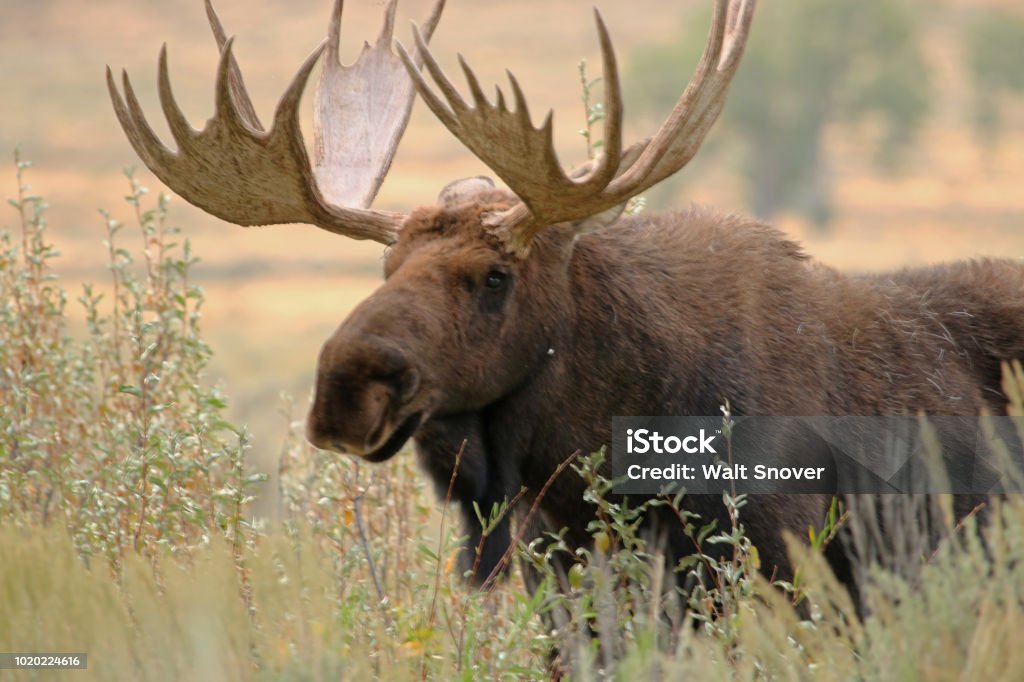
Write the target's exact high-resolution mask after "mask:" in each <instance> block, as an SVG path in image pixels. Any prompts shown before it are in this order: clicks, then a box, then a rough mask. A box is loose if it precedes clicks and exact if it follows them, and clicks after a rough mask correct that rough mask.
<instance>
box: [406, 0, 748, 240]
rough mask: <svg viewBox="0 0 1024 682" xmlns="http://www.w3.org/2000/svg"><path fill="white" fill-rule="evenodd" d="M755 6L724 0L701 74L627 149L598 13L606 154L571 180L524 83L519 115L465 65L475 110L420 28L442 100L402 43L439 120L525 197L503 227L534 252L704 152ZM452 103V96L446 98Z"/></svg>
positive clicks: (420, 44)
mask: <svg viewBox="0 0 1024 682" xmlns="http://www.w3.org/2000/svg"><path fill="white" fill-rule="evenodd" d="M754 4H755V0H716V2H715V8H714V15H713V19H712V25H711V32H710V35H709V37H708V41H707V44H706V46H705V48H704V54H703V55H702V57H701V60H700V62H699V64H698V65H697V70H696V72H695V74H694V76H693V78H692V80H691V81H690V84H689V85H688V86H687V88H686V90H685V91H684V92H683V94H682V96H681V97H680V98H679V101H678V102H677V103H676V105H675V107H674V108H673V110H672V112H671V113H670V114H669V116H668V118H667V119H666V121H665V123H664V124H663V125H662V126H661V128H660V129H659V130H658V132H657V133H655V135H654V136H653V137H651V138H648V139H647V140H645V141H644V142H641V143H639V144H637V145H633V146H631V147H630V148H628V149H626V150H625V151H623V147H622V91H621V87H620V83H619V76H618V70H617V67H616V61H615V52H614V49H613V48H612V44H611V39H610V38H609V36H608V31H607V29H606V28H605V25H604V21H603V20H602V19H601V15H600V13H599V12H598V11H597V10H596V9H595V10H594V16H595V19H596V22H597V33H598V37H599V39H600V43H601V54H602V58H603V63H604V88H605V119H604V147H603V150H602V154H601V156H599V157H598V159H597V160H596V162H594V163H593V164H592V165H591V166H590V167H589V169H588V170H587V172H586V173H584V174H583V175H582V176H580V177H575V176H576V175H577V174H573V175H572V176H570V175H567V174H566V172H565V171H564V170H563V169H562V166H561V164H560V163H559V162H558V157H557V155H556V153H555V149H554V140H553V138H552V126H551V119H552V113H551V112H548V115H547V117H546V118H545V120H544V123H543V124H541V126H540V127H539V128H535V127H534V126H533V123H532V122H531V120H530V114H529V111H528V109H527V105H526V97H525V96H524V95H523V91H522V89H521V88H520V87H519V83H518V81H517V80H516V78H515V76H513V75H512V74H511V72H510V73H509V74H508V77H509V82H510V83H511V86H512V93H513V96H514V98H515V110H514V111H510V110H509V109H508V107H507V105H506V103H505V99H504V95H503V94H502V92H501V90H500V89H499V90H498V95H497V101H496V103H494V104H491V103H490V102H489V101H488V100H487V98H486V96H485V95H484V93H483V90H482V89H481V87H480V83H479V80H478V79H477V77H476V75H475V74H474V73H473V71H472V69H470V68H469V66H468V65H467V64H466V62H465V60H464V59H463V58H462V57H461V55H460V56H459V64H460V66H461V67H462V70H463V72H464V73H465V76H466V81H467V83H468V85H469V90H470V93H471V95H472V98H473V104H472V105H470V104H468V103H467V102H466V101H465V100H464V99H463V98H462V96H461V95H460V94H459V92H458V90H457V89H456V88H455V86H454V85H452V83H451V81H450V80H449V79H448V77H447V76H445V74H444V71H443V70H442V69H441V67H440V66H439V65H438V63H437V60H435V59H434V57H433V55H431V54H430V52H429V50H428V48H427V42H426V39H425V38H424V36H423V35H422V34H421V32H420V31H419V30H418V29H415V27H414V36H415V39H416V47H417V54H418V55H423V58H424V62H425V65H426V68H427V71H428V73H429V74H430V76H431V78H432V79H433V80H434V82H435V83H436V85H437V89H438V90H439V91H440V95H438V94H437V93H435V91H434V90H433V89H432V88H431V86H430V85H428V83H427V81H426V79H425V78H424V77H423V75H422V74H420V72H419V66H418V64H417V62H416V61H415V60H413V59H412V58H411V57H410V56H409V54H408V52H406V50H405V49H404V48H403V47H402V46H401V45H399V55H400V56H401V57H402V60H403V62H404V63H405V66H406V70H407V71H408V72H409V76H410V77H411V78H412V81H413V83H414V84H415V86H416V89H417V91H418V92H419V93H420V96H421V97H422V98H423V100H424V101H425V102H426V103H427V106H429V107H430V109H431V111H433V112H434V115H435V116H437V117H438V119H440V120H441V122H442V123H443V124H444V125H445V126H446V127H447V128H448V130H450V131H451V132H452V134H454V135H455V137H457V138H458V139H459V140H460V141H461V142H462V143H463V144H464V145H466V147H468V148H469V149H470V150H471V151H472V152H473V153H474V154H476V155H477V156H478V157H479V158H480V159H481V160H482V161H483V162H484V163H486V164H487V165H488V167H490V168H491V169H492V170H493V171H494V172H495V173H497V175H498V176H499V177H501V179H502V180H504V181H505V183H506V184H508V186H509V188H510V189H512V191H513V192H515V193H516V195H517V196H519V198H520V199H521V203H520V204H517V205H515V206H513V207H512V208H510V209H508V210H507V211H505V212H503V213H500V214H498V215H497V216H495V217H494V219H493V222H494V227H496V228H497V229H499V230H500V231H503V232H505V233H506V235H507V238H508V239H509V241H510V245H511V246H512V248H513V249H515V250H517V251H525V249H527V248H528V247H529V244H530V241H531V240H532V239H533V236H534V235H535V234H536V233H537V232H538V231H540V230H541V229H542V228H543V227H544V226H546V225H551V224H553V223H559V222H565V221H571V220H579V219H582V218H587V217H589V216H593V215H596V214H598V213H601V212H603V211H606V210H609V209H611V208H613V207H615V206H618V205H620V204H622V203H624V202H625V201H627V200H628V199H629V198H630V197H633V196H635V195H637V194H639V193H640V192H643V191H644V190H645V189H647V188H649V187H651V186H653V185H655V184H657V183H658V182H660V181H661V180H664V179H665V178H667V177H668V176H670V175H672V174H673V173H675V172H676V171H678V170H679V169H681V168H682V167H683V166H685V165H686V164H687V163H688V162H689V161H690V159H692V158H693V156H694V154H695V153H696V152H697V149H698V148H699V147H700V144H701V142H702V141H703V139H704V136H705V135H706V134H707V132H708V130H709V129H710V128H711V125H712V124H713V123H714V121H715V119H716V118H717V117H718V114H719V112H720V111H721V109H722V106H723V104H724V102H725V95H726V91H727V90H728V88H729V83H730V81H731V80H732V77H733V75H734V74H735V72H736V67H737V66H738V64H739V60H740V56H741V55H742V53H743V48H744V46H745V44H746V40H747V35H748V34H749V31H750V23H751V19H752V17H753V11H754ZM442 97H443V98H442Z"/></svg>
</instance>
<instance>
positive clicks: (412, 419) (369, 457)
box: [362, 412, 423, 463]
mask: <svg viewBox="0 0 1024 682" xmlns="http://www.w3.org/2000/svg"><path fill="white" fill-rule="evenodd" d="M422 423H423V413H422V412H416V413H414V414H412V415H410V416H409V417H408V418H406V420H405V421H404V422H402V424H401V425H400V426H399V427H398V428H397V429H395V431H394V433H392V434H391V437H390V438H388V439H387V441H385V443H384V445H382V446H380V447H379V448H377V449H376V450H374V451H372V452H368V453H367V454H365V455H363V456H362V459H364V460H366V461H367V462H374V463H377V462H386V461H388V460H389V459H391V458H392V457H394V456H395V455H396V454H397V453H398V451H399V450H401V449H402V446H403V445H405V444H406V442H407V441H408V440H409V439H410V438H412V436H413V434H414V433H416V430H417V429H419V428H420V424H422Z"/></svg>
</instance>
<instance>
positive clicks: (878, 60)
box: [0, 0, 1024, 470]
mask: <svg viewBox="0 0 1024 682" xmlns="http://www.w3.org/2000/svg"><path fill="white" fill-rule="evenodd" d="M592 4H597V6H598V7H599V9H600V10H601V12H602V13H603V16H604V18H605V20H606V22H607V23H608V25H609V27H610V28H611V33H612V37H613V39H614V41H615V45H616V48H617V53H618V57H619V63H620V70H621V72H622V74H623V79H624V81H625V83H626V85H625V90H626V113H627V124H628V127H627V131H628V134H627V142H628V141H632V140H635V139H638V138H639V137H641V136H645V135H648V134H650V133H651V132H653V130H654V129H655V128H656V126H657V125H658V124H659V123H660V120H661V119H662V118H663V117H664V116H665V114H667V113H668V111H669V109H670V108H671V106H672V104H673V103H674V101H675V99H676V98H677V97H678V96H679V94H680V93H681V92H682V90H683V88H684V87H685V84H686V82H687V81H688V79H689V77H690V74H691V72H692V68H693V66H694V64H695V62H696V59H697V56H698V55H699V52H700V49H701V48H702V46H703V43H704V38H705V35H706V31H707V24H708V19H709V14H710V13H709V11H708V9H707V5H708V3H707V2H701V1H697V0H680V1H678V2H671V3H667V2H664V1H663V0H633V1H632V2H629V3H623V2H612V1H610V0H604V1H601V0H589V1H588V2H573V1H570V0H543V1H542V0H518V1H517V2H515V3H512V2H498V1H496V0H474V1H473V2H470V1H469V0H449V2H448V7H447V9H446V13H445V16H444V18H443V19H442V21H441V24H440V27H439V29H438V31H437V33H436V34H435V37H434V40H433V45H434V50H435V53H436V54H437V55H438V56H439V58H440V60H441V62H442V64H444V65H445V66H446V67H447V69H448V71H449V72H450V73H452V75H453V76H454V75H455V73H456V72H457V68H456V62H455V54H456V52H462V53H463V54H464V55H465V56H466V57H467V59H468V60H469V62H470V63H471V64H472V65H473V66H474V68H475V69H476V71H477V73H478V75H479V76H480V77H481V81H482V82H484V83H487V82H492V83H498V82H500V83H502V84H504V83H505V82H506V81H505V79H504V69H505V68H506V67H508V68H510V69H512V70H513V71H514V72H515V73H516V75H517V77H518V78H519V80H520V82H521V83H522V84H523V87H524V89H525V90H526V93H527V96H528V98H529V100H530V102H531V110H532V111H533V113H534V120H535V121H539V120H540V119H541V116H542V114H543V113H544V112H545V111H546V109H547V108H548V107H553V108H554V109H555V111H556V112H557V113H556V116H555V128H556V141H557V143H558V149H559V152H560V155H561V158H562V159H563V162H564V163H565V164H566V165H571V164H573V163H579V162H581V161H583V160H585V158H586V153H587V152H586V142H585V140H584V139H583V137H582V136H581V135H580V130H581V129H582V128H583V127H584V126H585V122H586V120H587V115H588V112H587V109H586V107H585V105H584V103H583V101H582V99H581V91H582V86H581V74H580V70H579V63H580V61H581V60H586V62H587V64H589V65H590V67H589V68H588V69H587V72H586V79H587V80H588V81H589V80H592V79H594V78H599V77H600V73H599V64H600V59H599V55H598V53H597V44H596V37H595V33H594V27H593V19H592V16H591V9H590V8H591V6H592ZM330 6H331V0H219V1H218V2H217V3H216V7H217V9H218V11H219V13H220V15H221V18H222V20H223V22H224V24H225V27H226V29H227V31H228V33H229V34H234V35H236V36H237V41H236V44H235V53H236V55H237V57H238V59H239V63H240V65H241V68H242V71H243V73H244V75H245V78H246V82H247V85H248V87H249V91H250V95H251V96H252V99H253V101H254V103H255V105H256V108H257V111H258V112H259V113H260V116H261V118H262V119H263V120H264V121H267V120H268V119H269V117H270V113H271V111H272V109H273V106H274V104H275V103H276V100H277V98H278V96H279V95H280V94H281V92H283V90H284V88H285V87H286V85H287V83H288V82H289V80H290V79H291V76H292V75H293V72H294V70H295V68H297V67H298V65H299V64H300V63H301V62H302V60H303V59H304V58H305V56H306V55H307V54H308V53H309V51H311V50H312V49H313V48H314V47H315V46H316V45H317V44H318V43H319V41H320V40H321V37H322V36H323V35H324V33H325V31H326V22H327V17H328V16H329V13H330ZM384 6H385V2H384V1H383V0H348V2H347V3H346V7H345V23H344V28H343V32H342V56H343V61H346V62H350V61H352V60H353V59H354V58H355V55H356V54H357V53H358V50H359V47H360V45H361V43H362V40H363V39H372V38H374V37H375V36H376V34H377V31H378V29H379V25H380V20H381V16H382V12H383V9H384ZM0 8H2V14H0V16H2V21H0V152H3V153H5V154H10V153H11V152H13V149H14V147H15V146H16V145H20V148H21V152H22V156H23V157H24V158H29V159H31V160H32V161H33V162H34V165H35V168H34V169H33V170H32V172H31V174H30V182H31V184H32V185H33V191H34V192H36V193H40V194H43V195H45V196H46V197H47V199H48V201H49V203H50V205H51V209H50V212H49V216H50V233H49V234H50V238H51V240H52V241H54V242H55V243H56V246H57V247H58V248H59V250H60V251H61V252H62V254H63V255H62V258H61V259H59V260H58V261H57V265H56V267H57V270H58V271H59V272H60V273H61V274H62V284H63V285H64V286H65V287H66V288H67V289H68V291H69V293H70V295H71V297H72V298H74V297H75V296H76V295H77V293H78V292H79V290H80V286H81V283H83V282H87V281H91V282H95V283H96V284H97V288H98V289H100V290H102V285H103V282H105V281H107V279H108V275H107V273H106V272H105V263H106V249H105V247H104V246H103V244H102V242H103V239H104V235H105V230H104V223H103V219H102V218H101V216H100V215H99V213H98V210H97V209H99V208H101V207H102V208H107V209H110V210H111V212H112V213H113V214H114V216H115V217H117V218H120V219H122V220H124V221H126V222H130V220H131V215H130V212H129V210H128V208H127V207H126V206H125V205H124V204H123V202H122V201H121V197H122V196H123V195H124V194H125V193H126V191H127V183H126V181H125V180H124V178H123V177H122V175H121V169H122V168H123V167H125V166H128V165H139V166H140V168H139V176H138V177H139V178H140V180H142V182H143V184H145V185H147V186H148V187H150V188H151V190H152V191H153V192H157V191H162V190H163V189H164V188H163V187H162V186H161V185H160V183H159V182H158V181H157V180H156V179H155V178H154V177H153V176H152V175H151V174H149V172H148V171H147V170H146V169H145V168H144V167H141V164H140V162H139V161H138V160H137V158H136V157H135V154H134V152H133V151H132V150H131V148H130V146H129V145H128V143H127V141H126V139H125V137H124V135H123V134H122V132H121V130H120V128H119V127H118V124H117V122H116V119H115V117H114V115H113V111H112V109H111V106H110V102H109V99H108V96H107V93H106V86H105V83H104V77H103V69H104V65H105V64H110V65H111V67H112V68H114V69H115V72H116V71H118V70H119V69H120V68H121V67H124V68H125V69H127V71H128V72H129V74H130V75H131V76H132V82H133V84H134V85H135V87H136V90H137V91H138V93H139V95H140V98H141V100H142V102H143V105H144V107H145V109H146V111H147V112H148V113H149V120H150V122H151V124H152V125H153V126H154V128H155V129H156V130H157V131H158V133H160V134H161V135H163V136H165V139H169V136H167V133H166V131H167V128H166V125H165V124H164V122H163V118H162V115H161V114H160V109H159V106H158V103H157V97H156V63H157V54H158V51H159V48H160V45H161V43H163V42H167V43H168V46H169V56H170V66H171V76H172V82H173V84H174V86H175V93H176V94H177V96H178V100H179V102H180V104H181V105H182V108H183V109H184V110H185V112H186V113H187V114H188V115H189V116H190V117H191V119H192V121H193V125H194V126H195V127H201V125H202V123H203V122H204V121H205V120H206V118H207V117H208V116H209V115H210V113H211V111H212V101H213V76H214V69H215V65H216V61H217V51H216V48H215V44H214V41H213V39H212V37H211V36H210V35H209V31H208V28H207V25H206V20H205V16H204V12H203V3H202V2H201V0H161V1H159V2H158V1H155V0H104V1H103V2H95V1H86V0H0ZM428 8H429V3H428V2H427V1H426V0H405V1H404V2H403V3H402V4H401V5H400V7H399V20H398V24H397V26H398V28H397V31H396V34H397V36H398V37H399V39H401V40H406V41H407V40H408V37H409V31H408V21H409V20H410V19H414V20H417V21H422V19H423V18H424V17H425V16H426V13H427V11H428ZM456 80H457V81H458V79H456ZM592 96H593V101H600V98H601V86H600V83H597V84H596V85H595V86H594V87H593V92H592ZM306 104H307V106H306V108H305V115H306V118H305V122H304V126H305V130H306V131H309V130H310V119H311V116H310V113H309V97H307V103H306ZM591 113H593V112H591ZM595 134H596V135H599V134H600V127H599V126H598V127H596V128H595ZM308 139H309V137H308V132H307V140H308ZM8 158H13V157H12V156H8ZM5 167H6V168H7V172H6V174H5V175H4V176H3V177H4V178H5V180H4V181H3V183H2V187H3V188H4V193H5V196H13V195H14V194H15V191H16V187H15V180H14V168H13V161H11V162H10V163H9V164H6V166H5ZM486 172H487V171H486V169H485V168H484V167H483V166H482V165H481V164H480V163H479V162H477V161H476V160H475V158H473V157H472V156H471V154H469V152H467V151H465V150H464V149H463V148H461V147H460V145H459V144H458V143H457V142H456V141H454V139H453V138H451V137H450V135H448V134H447V133H446V131H445V130H444V129H443V127H442V126H441V125H440V124H438V123H437V122H436V121H434V120H433V118H432V117H431V116H430V114H429V112H427V111H426V109H425V107H422V106H419V105H417V107H416V108H415V109H414V111H413V117H412V121H411V124H410V126H409V130H408V132H407V134H406V136H405V140H404V143H403V145H402V147H401V148H400V150H399V153H398V156H397V159H396V161H395V164H394V166H393V167H392V170H391V173H390V175H389V179H388V180H387V181H386V182H385V184H384V187H383V189H382V191H381V194H380V196H379V197H378V200H377V202H376V204H375V205H376V206H377V207H379V208H386V209H392V210H402V211H405V210H408V209H409V208H411V207H413V206H415V205H417V204H422V203H427V202H431V201H432V200H433V199H434V197H435V195H436V193H437V191H438V190H439V189H440V188H441V187H442V186H443V185H444V184H445V182H447V181H448V180H450V179H453V178H457V177H463V176H467V175H475V174H480V173H486ZM690 202H696V203H701V204H711V205H716V206H718V207H720V208H722V209H725V210H728V211H736V212H747V213H753V214H756V215H758V216H761V217H763V218H764V219H766V220H769V221H771V222H773V223H774V224H776V225H778V226H779V227H780V228H782V229H783V230H785V231H786V232H787V233H788V234H789V235H791V236H792V237H793V238H794V239H797V240H799V241H801V242H803V244H804V245H805V248H806V250H807V251H808V252H809V253H810V254H811V255H813V256H814V257H815V258H817V259H819V260H820V261H822V262H824V263H827V264H829V265H832V266H835V267H838V268H840V269H843V270H847V271H878V270H884V269H892V268H898V267H904V266H914V265H922V264H927V263H934V262H940V261H944V260H950V259H955V258H967V257H974V256H983V255H988V256H1003V257H1011V258H1021V257H1024V6H1022V4H1021V3H1020V0H987V1H986V0H936V1H925V0H915V1H910V0H873V1H872V2H870V3H854V2H849V1H848V0H763V1H762V3H761V4H760V6H759V8H758V13H757V16H756V18H755V21H754V29H753V35H752V37H751V42H750V44H749V46H748V49H747V53H746V56H745V58H744V62H743V65H742V66H741V68H740V73H739V76H738V77H737V80H736V82H735V84H734V86H733V89H732V92H731V94H730V99H729V103H728V105H727V107H726V109H725V111H724V113H723V115H722V118H721V120H720V121H719V123H718V125H717V126H716V127H715V129H714V130H713V131H712V133H711V135H710V136H709V138H708V140H707V142H706V144H705V148H704V149H703V150H702V152H701V153H700V154H699V155H698V156H697V158H696V159H695V161H694V162H693V163H691V165H690V166H689V167H687V168H686V169H684V170H683V171H682V172H681V173H680V174H679V175H678V176H677V177H676V178H674V179H673V180H672V181H670V182H667V183H664V184H663V185H662V186H660V187H658V188H656V189H655V190H653V191H652V192H651V193H650V194H649V195H648V196H647V205H648V210H655V209H659V208H663V207H671V206H685V205H687V204H688V203H690ZM171 215H172V222H173V223H174V224H177V225H180V226H182V227H183V228H184V230H185V235H186V236H188V237H190V238H191V239H192V241H193V245H194V250H195V252H196V253H198V255H199V256H200V257H201V258H202V263H201V264H200V266H199V267H198V268H197V270H196V276H197V278H198V279H199V281H200V283H201V284H202V285H203V287H204V288H205V290H206V295H207V302H206V307H205V314H204V320H205V323H204V327H205V333H206V338H207V339H208V341H209V342H210V344H211V345H212V347H213V349H214V351H215V353H216V357H215V359H214V362H213V365H212V367H211V373H212V374H213V377H212V378H213V379H214V380H218V381H222V382H223V383H224V386H225V389H226V392H227V394H228V396H229V397H230V399H231V404H232V411H233V415H232V416H233V417H234V420H235V421H236V423H243V424H248V425H249V427H250V428H251V430H252V431H253V433H254V436H255V440H254V443H255V444H254V448H253V457H254V459H255V460H256V462H257V463H259V466H261V467H264V468H266V469H269V470H272V469H273V468H274V466H275V465H274V462H275V457H276V453H277V452H278V450H279V448H280V444H281V442H282V440H283V438H284V434H285V432H286V429H287V427H288V424H289V423H290V422H294V421H295V420H299V419H301V418H302V417H303V415H304V412H305V409H306V404H307V401H308V398H309V394H310V390H311V385H312V379H313V371H314V367H315V362H316V355H317V351H318V349H319V346H320V344H321V343H322V342H323V340H324V339H325V338H326V337H327V336H328V335H329V334H330V332H331V331H332V330H333V328H334V327H335V326H336V325H337V324H338V323H339V322H340V321H341V320H342V319H343V318H344V316H345V315H346V314H347V312H348V311H349V310H350V309H351V307H352V306H353V305H354V304H355V303H357V302H358V301H360V300H361V299H363V298H364V297H365V296H367V295H368V294H369V293H370V292H372V291H373V289H374V288H375V287H376V286H377V285H378V283H379V282H380V256H381V248H380V247H379V246H378V245H376V244H371V243H363V242H355V241H351V240H346V239H342V238H339V237H336V236H333V235H330V234H328V233H326V232H322V231H320V230H317V229H315V228H313V227H309V226H302V225H289V226H279V227H270V228H250V229H248V230H243V229H242V228H238V227H234V226H232V225H228V224H225V223H223V222H221V221H219V220H217V219H215V218H212V217H209V216H207V215H206V214H204V213H202V212H201V211H200V210H198V209H196V208H194V207H192V206H191V205H189V204H187V203H185V202H184V201H182V200H180V199H174V201H173V203H172V209H171ZM14 220H15V215H14V213H13V211H9V212H8V213H7V214H6V215H5V216H4V217H3V218H2V219H0V226H4V225H13V223H14ZM122 238H123V239H131V238H132V233H131V231H130V230H126V231H125V233H124V237H122ZM139 239H141V237H139ZM70 307H71V308H73V307H74V304H72V305H71V306H70ZM282 392H285V393H288V394H290V395H292V396H294V398H295V404H294V407H293V408H292V409H291V411H290V412H289V410H287V409H284V405H285V402H284V401H282V399H281V397H280V396H281V393H282Z"/></svg>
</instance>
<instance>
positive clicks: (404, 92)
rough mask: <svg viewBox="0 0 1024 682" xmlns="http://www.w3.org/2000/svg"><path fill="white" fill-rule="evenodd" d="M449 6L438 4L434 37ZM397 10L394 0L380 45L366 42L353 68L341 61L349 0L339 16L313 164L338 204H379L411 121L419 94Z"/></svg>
mask: <svg viewBox="0 0 1024 682" xmlns="http://www.w3.org/2000/svg"><path fill="white" fill-rule="evenodd" d="M444 4H445V2H444V0H438V2H436V3H435V5H434V7H433V9H432V10H431V13H430V16H429V17H428V18H427V23H426V27H427V29H428V32H433V30H434V28H435V27H436V26H437V23H438V21H439V20H440V16H441V11H442V10H443V9H444ZM397 5H398V1H397V0H390V2H389V3H388V6H387V8H386V10H385V13H384V22H383V25H382V27H381V31H380V33H379V35H378V37H377V40H376V42H375V44H374V45H373V47H371V46H370V45H369V44H368V43H367V44H364V46H363V50H362V53H361V54H360V55H359V58H358V59H357V60H356V62H355V63H354V64H352V65H351V66H343V65H342V64H341V62H340V61H339V58H338V44H339V41H340V36H341V17H342V7H343V2H342V0H336V2H335V3H334V7H333V10H332V12H331V20H330V24H329V31H328V39H327V45H328V47H327V52H328V55H327V57H328V58H327V60H326V62H325V64H324V70H323V73H322V74H321V76H320V81H319V83H318V85H317V92H316V98H315V104H314V110H313V121H314V141H313V150H314V154H313V159H314V163H313V167H314V174H315V176H316V179H317V183H318V186H319V188H320V191H321V192H323V194H324V196H325V197H326V198H327V199H328V200H329V201H331V202H332V203H335V204H339V205H345V206H358V207H367V206H369V205H370V204H371V203H372V202H373V199H374V197H375V196H376V195H377V190H378V189H379V188H380V185H381V183H383V181H384V177H385V175H386V174H387V172H388V169H389V168H390V167H391V162H392V160H393V159H394V155H395V151H396V150H397V148H398V142H399V140H400V139H401V136H402V133H403V132H404V131H405V127H406V125H407V124H408V122H409V114H410V112H411V110H412V103H413V99H414V95H415V92H414V90H413V85H412V83H411V82H410V81H409V80H408V78H407V77H406V74H405V68H404V67H403V65H402V62H401V60H400V59H399V58H398V57H396V56H395V54H394V52H392V51H391V43H392V39H393V34H394V23H395V10H396V7H397Z"/></svg>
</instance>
